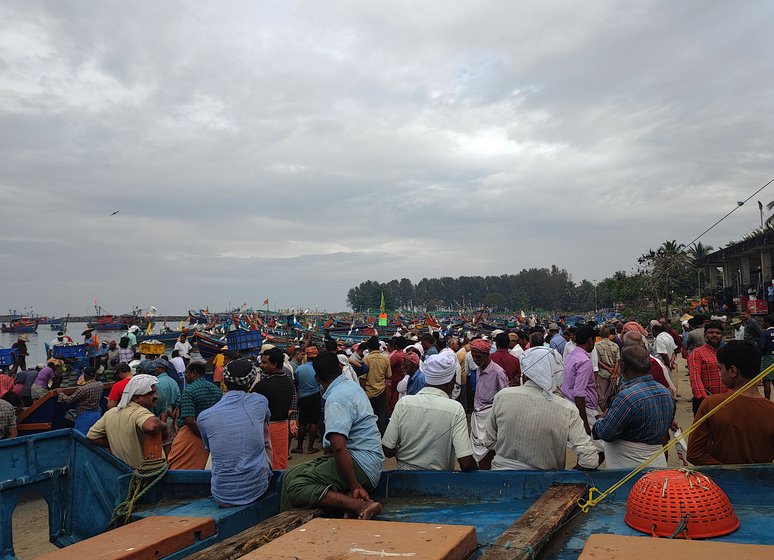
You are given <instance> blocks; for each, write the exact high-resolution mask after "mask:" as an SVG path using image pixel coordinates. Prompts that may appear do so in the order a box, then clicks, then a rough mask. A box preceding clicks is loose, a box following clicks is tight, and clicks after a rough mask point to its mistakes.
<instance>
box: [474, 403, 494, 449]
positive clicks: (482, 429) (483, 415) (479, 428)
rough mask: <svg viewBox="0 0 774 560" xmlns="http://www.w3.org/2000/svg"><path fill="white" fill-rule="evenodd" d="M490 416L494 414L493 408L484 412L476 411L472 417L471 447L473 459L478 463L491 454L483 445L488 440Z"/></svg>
mask: <svg viewBox="0 0 774 560" xmlns="http://www.w3.org/2000/svg"><path fill="white" fill-rule="evenodd" d="M490 414H492V407H491V406H490V407H489V408H485V409H483V410H474V411H473V414H471V415H470V446H471V447H472V448H473V457H474V458H475V459H476V461H481V460H482V459H483V458H484V457H485V456H486V454H487V453H489V449H487V447H486V446H485V445H484V444H483V443H484V440H485V439H486V424H487V422H488V421H489V415H490Z"/></svg>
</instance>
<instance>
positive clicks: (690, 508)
mask: <svg viewBox="0 0 774 560" xmlns="http://www.w3.org/2000/svg"><path fill="white" fill-rule="evenodd" d="M625 520H626V524H627V525H629V527H631V528H633V529H636V530H638V531H642V532H643V533H648V534H649V535H653V536H655V537H675V538H678V537H679V538H685V539H706V538H710V537H719V536H720V535H727V534H728V533H731V532H733V531H736V529H738V528H739V519H738V518H737V517H736V514H735V513H734V508H733V507H732V506H731V502H730V500H729V499H728V496H726V494H725V492H723V490H721V489H720V487H719V486H718V485H717V484H715V482H714V481H713V480H712V479H711V478H709V477H708V476H706V475H704V474H701V473H698V472H695V471H691V470H688V469H664V470H658V471H652V472H649V473H647V474H646V475H644V476H643V477H642V478H640V479H639V480H638V481H637V482H635V483H634V487H633V488H632V490H631V492H629V499H628V500H627V502H626V517H625Z"/></svg>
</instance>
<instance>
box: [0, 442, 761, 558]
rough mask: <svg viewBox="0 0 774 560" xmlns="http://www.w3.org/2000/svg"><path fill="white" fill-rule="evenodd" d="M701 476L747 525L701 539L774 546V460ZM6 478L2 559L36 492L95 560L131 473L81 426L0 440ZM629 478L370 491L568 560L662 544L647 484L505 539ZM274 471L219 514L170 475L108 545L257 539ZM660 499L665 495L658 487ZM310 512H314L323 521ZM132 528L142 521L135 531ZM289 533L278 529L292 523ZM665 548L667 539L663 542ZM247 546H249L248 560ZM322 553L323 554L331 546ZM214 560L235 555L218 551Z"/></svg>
mask: <svg viewBox="0 0 774 560" xmlns="http://www.w3.org/2000/svg"><path fill="white" fill-rule="evenodd" d="M697 472H698V474H695V475H692V476H696V477H698V478H697V479H696V480H697V484H699V483H700V484H705V483H706V481H705V482H702V480H705V479H703V478H702V477H703V476H705V475H706V476H708V477H710V478H711V480H712V481H714V483H716V484H717V486H718V487H719V488H720V489H722V491H723V492H725V495H726V496H727V497H728V499H729V500H730V503H731V504H732V505H733V510H734V513H735V515H736V517H737V518H738V521H739V526H738V528H737V529H736V530H733V532H730V533H728V534H725V535H723V536H719V537H715V538H712V539H710V540H709V541H703V542H711V543H731V544H737V545H741V544H759V545H774V531H772V518H773V517H772V514H774V501H773V500H772V499H771V495H772V492H774V465H750V466H744V467H739V466H736V467H707V468H701V469H697ZM0 473H2V474H0V504H2V519H1V522H2V527H0V558H3V559H10V558H14V556H13V541H12V526H11V518H12V514H13V510H14V508H15V507H16V504H17V502H18V500H19V499H20V498H21V497H22V496H24V495H25V494H28V493H29V492H37V493H39V494H40V495H41V496H42V497H43V498H44V499H45V501H46V503H47V505H48V507H49V531H50V538H51V542H53V543H54V544H56V545H57V546H60V547H64V546H68V545H73V544H75V543H80V544H76V546H75V548H73V549H72V552H71V554H75V553H76V551H79V550H81V549H83V551H85V552H83V554H84V556H83V557H84V558H86V557H95V556H94V554H95V553H93V552H91V551H93V550H96V549H97V548H98V546H99V545H100V543H103V544H104V538H102V537H100V535H101V534H102V533H104V532H105V531H106V530H107V527H108V524H109V522H110V520H111V514H112V512H113V508H114V507H115V506H116V505H117V504H118V503H119V502H121V501H122V500H124V498H125V497H126V494H127V490H128V487H129V483H130V480H131V476H132V474H131V473H132V470H131V469H130V468H129V467H128V466H127V465H125V464H124V463H122V462H121V461H119V460H118V459H116V458H115V457H113V456H112V455H111V454H110V453H109V452H107V451H106V450H105V449H103V448H100V447H97V446H95V445H92V444H91V443H90V442H89V441H88V440H87V439H86V438H85V437H84V436H83V435H81V434H80V433H77V432H74V431H72V430H58V431H54V432H49V433H45V434H37V435H33V436H25V437H19V438H14V439H10V440H3V441H0ZM80 474H83V476H80ZM625 474H626V473H625V471H598V472H590V473H584V472H579V471H556V472H544V471H479V472H473V473H461V472H454V473H452V472H431V471H390V472H384V473H383V474H382V477H381V481H380V483H379V485H378V486H377V488H376V489H375V490H374V492H372V494H371V495H372V496H373V497H374V498H375V499H377V500H379V501H380V502H381V503H382V505H383V510H382V512H381V514H379V516H378V517H377V520H381V521H386V522H415V523H430V524H433V525H441V524H446V525H448V524H452V525H467V526H473V527H474V528H475V537H476V539H477V547H475V548H476V550H475V551H474V552H473V556H472V558H478V557H480V556H483V557H484V558H487V555H488V553H489V551H490V549H495V548H496V547H501V548H503V549H504V550H505V551H506V552H509V555H508V556H507V557H508V558H513V557H516V558H536V557H539V558H545V559H561V560H569V559H576V558H578V557H579V555H580V554H581V552H582V550H583V548H584V546H586V544H587V541H588V540H589V537H591V535H597V534H615V535H621V536H624V537H630V538H632V539H635V540H634V541H632V542H642V543H645V542H657V541H646V540H643V541H638V540H636V539H651V538H652V537H650V536H649V535H644V534H643V533H641V532H639V531H636V530H635V529H633V528H632V527H630V525H629V524H627V521H626V520H625V517H626V515H627V497H628V496H629V493H630V491H631V489H632V487H633V486H634V484H636V482H637V481H638V479H639V477H635V478H633V479H632V480H629V481H628V482H626V483H624V484H623V485H622V486H621V487H620V488H619V489H618V490H617V491H616V492H615V493H613V494H612V495H610V496H609V497H607V498H606V499H605V500H604V501H603V502H601V503H599V504H598V505H596V506H595V507H592V508H590V509H589V510H588V512H587V513H582V512H580V511H579V510H577V509H575V511H572V508H573V506H574V505H575V500H574V499H572V500H570V501H569V502H567V503H566V504H565V505H566V506H569V508H567V512H566V513H567V514H568V515H566V516H564V517H562V518H561V519H559V520H558V521H559V522H558V523H556V527H555V530H552V531H550V532H546V533H540V532H538V533H537V534H536V535H535V537H536V539H537V540H536V541H535V542H534V544H533V545H529V547H527V545H525V544H523V543H522V544H520V543H518V542H516V540H515V539H514V541H507V542H505V543H503V541H502V540H501V538H502V537H503V536H505V537H508V535H509V531H511V530H512V529H513V527H514V525H515V524H514V522H516V521H517V520H518V523H521V522H522V521H524V519H525V518H526V521H527V522H532V523H533V524H540V523H541V522H542V521H543V519H542V517H541V516H539V515H535V508H536V507H537V506H538V505H540V504H541V502H543V501H544V498H545V497H546V496H548V495H550V494H551V492H553V490H552V485H555V484H557V483H559V484H569V485H574V487H573V488H574V489H573V491H579V493H578V494H576V495H585V494H586V490H587V488H589V487H591V486H593V487H597V488H600V489H606V488H609V487H611V486H612V485H613V484H615V483H616V482H618V481H619V480H620V479H621V478H622V477H623V475H625ZM275 475H276V477H277V479H278V480H277V484H276V486H275V487H273V488H272V489H270V490H269V491H268V492H267V493H266V494H265V495H264V496H263V497H262V498H260V499H259V500H257V501H255V502H253V503H251V504H248V505H245V506H238V507H231V508H221V507H218V506H217V504H215V502H214V501H213V500H212V498H211V496H210V473H209V472H208V471H169V472H167V473H166V475H165V476H164V478H163V479H162V480H161V481H160V482H159V483H158V484H156V485H155V486H154V487H153V488H151V489H150V490H149V491H148V492H147V493H146V494H145V495H144V496H143V498H142V500H141V501H140V503H138V504H136V508H135V511H134V513H133V514H132V516H131V520H132V523H129V524H128V525H126V526H124V527H121V528H119V529H115V530H113V531H111V532H110V537H109V538H110V541H111V542H112V543H113V544H114V545H115V543H117V542H123V541H125V540H127V539H134V540H132V541H130V544H129V545H128V546H131V547H135V548H137V551H138V555H137V556H122V558H130V557H133V558H140V557H143V558H144V557H146V556H139V551H140V550H145V549H149V550H151V554H152V552H153V551H154V550H155V552H156V554H155V556H149V557H154V558H165V559H179V558H185V557H187V556H189V555H192V554H194V553H196V552H197V551H202V550H203V549H205V548H207V547H218V546H220V544H222V543H221V541H224V539H229V537H233V538H231V539H229V541H228V542H234V539H235V538H237V537H234V535H237V534H238V533H241V532H242V531H245V533H244V534H245V535H248V536H249V535H253V536H255V535H257V534H258V533H259V532H260V531H261V529H262V527H265V526H266V524H267V523H270V519H269V518H271V517H272V516H274V515H276V514H277V513H278V512H279V491H278V489H279V488H280V487H281V477H282V473H281V472H277V473H275ZM553 488H556V487H555V486H554V487H553ZM567 488H570V487H567ZM658 492H659V493H661V492H662V489H661V486H659V488H658ZM549 505H550V504H549ZM707 507H709V506H707ZM528 509H529V510H530V512H532V513H531V514H530V512H528V511H527V510H528ZM305 511H306V513H304V515H307V516H308V517H312V516H314V515H319V514H320V513H319V512H311V511H309V510H305ZM525 512H527V515H524V514H525ZM286 513H287V514H289V513H291V512H286ZM283 515H285V514H283ZM522 516H523V517H522ZM262 522H264V523H262ZM302 522H303V521H302ZM134 523H138V525H135V527H134V528H132V525H133V524H134ZM169 523H174V524H176V525H179V526H181V527H183V528H184V529H185V531H186V538H184V539H183V538H180V539H177V540H172V541H164V542H157V541H154V540H153V539H154V537H153V534H154V531H153V530H148V527H150V528H154V529H155V528H157V527H163V526H166V525H168V524H169ZM296 525H298V523H296ZM187 528H190V531H189V530H188V529H187ZM282 529H283V530H282V531H280V533H281V532H284V530H287V527H284V526H283V527H282ZM248 530H249V531H248ZM245 538H248V537H247V536H246V537H245ZM87 539H91V540H87ZM122 539H123V540H122ZM253 540H256V539H253ZM258 540H259V539H258ZM81 541H83V542H81ZM658 542H661V543H664V542H666V539H665V540H663V541H662V540H659V541H658ZM256 546H257V545H256ZM541 547H542V552H540V549H541ZM377 548H378V547H377ZM522 548H523V549H522ZM509 549H510V550H509ZM210 550H213V549H212V548H211V549H210ZM249 550H251V549H249V548H248V549H247V550H244V549H243V550H242V553H241V554H244V553H246V552H249ZM772 550H774V549H772ZM320 551H321V554H322V552H323V551H324V549H320ZM54 554H56V553H54ZM241 554H240V555H241ZM538 555H539V556H538ZM396 556H400V557H408V556H410V555H409V554H400V555H396ZM55 557H56V556H52V558H55ZM68 557H72V556H68ZM202 557H204V556H202ZM208 557H211V558H215V557H226V556H225V555H222V556H217V555H214V553H213V555H211V556H208ZM228 557H236V556H228ZM320 557H323V556H322V555H321V556H320ZM413 557H415V558H419V557H418V556H416V555H413ZM500 557H501V558H505V557H506V556H500ZM740 557H741V556H740ZM769 557H770V556H769Z"/></svg>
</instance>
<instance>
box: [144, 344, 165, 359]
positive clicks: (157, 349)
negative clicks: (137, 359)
mask: <svg viewBox="0 0 774 560" xmlns="http://www.w3.org/2000/svg"><path fill="white" fill-rule="evenodd" d="M164 350H165V348H164V343H163V342H156V341H149V342H140V354H145V355H146V356H147V355H149V354H151V355H154V356H161V355H162V354H163V353H164Z"/></svg>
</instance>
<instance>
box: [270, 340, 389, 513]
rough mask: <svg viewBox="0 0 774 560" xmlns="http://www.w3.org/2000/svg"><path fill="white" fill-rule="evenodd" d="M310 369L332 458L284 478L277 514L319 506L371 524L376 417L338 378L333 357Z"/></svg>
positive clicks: (377, 466) (380, 457)
mask: <svg viewBox="0 0 774 560" xmlns="http://www.w3.org/2000/svg"><path fill="white" fill-rule="evenodd" d="M313 365H314V370H315V372H316V374H317V380H318V381H319V382H320V385H321V386H322V388H323V390H324V391H325V392H324V394H323V400H324V401H325V435H324V437H323V445H324V446H325V447H329V448H330V449H331V451H332V455H331V456H329V457H321V458H319V459H316V460H314V461H311V462H308V463H303V464H301V465H298V466H295V467H293V468H291V469H290V470H288V471H287V472H286V473H285V476H284V478H283V483H282V498H281V502H280V509H281V510H282V511H284V510H286V509H288V508H291V507H318V506H319V507H323V508H327V509H333V510H338V511H342V512H345V513H347V514H349V515H350V516H352V517H357V518H359V519H371V518H372V517H373V516H375V515H377V514H378V513H379V512H380V511H381V510H382V506H381V504H379V502H375V501H373V500H371V496H370V495H369V491H371V490H373V488H374V487H375V486H376V485H377V483H378V482H379V477H380V476H381V472H382V466H383V465H384V453H383V452H382V440H381V434H380V433H379V428H378V427H377V425H376V415H375V414H374V413H373V410H372V409H371V405H370V403H369V401H368V397H366V395H365V392H363V390H362V389H361V388H360V386H359V385H358V384H357V383H355V382H354V381H351V380H350V379H348V378H347V377H346V376H344V375H342V374H341V371H342V366H341V364H340V363H339V360H338V357H337V356H336V354H334V353H332V352H322V353H320V355H319V356H318V357H317V358H315V360H314V364H313Z"/></svg>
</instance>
